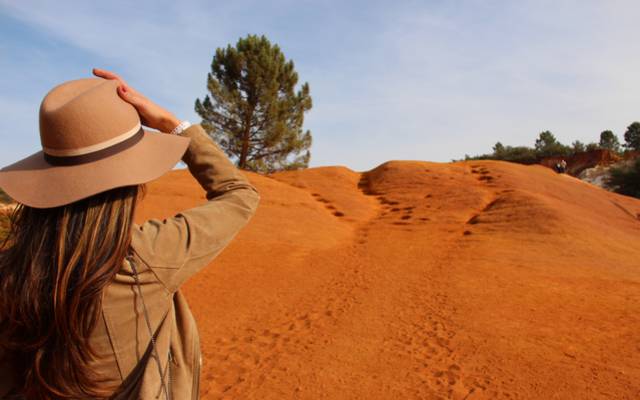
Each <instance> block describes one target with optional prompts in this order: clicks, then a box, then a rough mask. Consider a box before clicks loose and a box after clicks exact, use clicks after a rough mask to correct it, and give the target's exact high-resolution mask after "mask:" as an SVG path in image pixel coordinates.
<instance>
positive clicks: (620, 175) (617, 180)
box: [607, 158, 640, 199]
mask: <svg viewBox="0 0 640 400" xmlns="http://www.w3.org/2000/svg"><path fill="white" fill-rule="evenodd" d="M610 174H611V176H610V177H609V180H608V182H607V184H608V185H609V187H610V188H612V189H613V190H614V191H615V192H617V193H620V194H624V195H627V196H632V197H637V198H639V199H640V158H638V159H636V161H635V163H634V164H632V165H631V166H630V167H621V168H611V171H610Z"/></svg>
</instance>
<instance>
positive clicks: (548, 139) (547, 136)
mask: <svg viewBox="0 0 640 400" xmlns="http://www.w3.org/2000/svg"><path fill="white" fill-rule="evenodd" d="M535 149H536V154H537V155H538V156H539V157H552V156H564V155H569V154H571V153H572V151H571V148H570V147H569V146H565V145H563V144H562V143H560V142H558V140H557V139H556V137H555V136H554V135H553V133H551V132H549V131H544V132H541V133H540V135H539V136H538V139H536V144H535Z"/></svg>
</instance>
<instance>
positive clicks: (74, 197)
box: [0, 69, 260, 400]
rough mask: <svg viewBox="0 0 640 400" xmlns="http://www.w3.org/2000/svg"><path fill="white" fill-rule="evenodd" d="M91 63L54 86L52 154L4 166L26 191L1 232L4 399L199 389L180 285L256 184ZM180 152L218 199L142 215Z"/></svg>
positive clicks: (49, 123)
mask: <svg viewBox="0 0 640 400" xmlns="http://www.w3.org/2000/svg"><path fill="white" fill-rule="evenodd" d="M94 74H95V75H96V76H98V78H87V79H78V80H73V81H69V82H64V83H62V84H60V85H58V86H56V87H55V88H53V89H52V90H51V91H50V92H49V93H48V94H47V95H46V96H45V98H44V100H43V101H42V104H41V106H40V138H41V144H42V151H38V152H36V153H34V154H32V155H31V156H29V157H27V158H25V159H23V160H20V161H18V162H16V163H14V164H11V165H9V166H6V167H5V168H3V169H2V170H0V188H2V189H3V190H4V191H5V192H6V193H7V194H8V195H9V196H11V197H12V198H13V199H15V200H16V201H17V202H18V207H17V208H16V209H15V211H14V212H13V213H12V215H11V221H12V223H11V228H10V229H11V230H10V233H9V236H8V237H7V238H6V239H5V241H4V242H2V243H0V398H2V399H87V398H91V399H107V398H108V399H179V400H184V399H197V398H198V396H199V395H198V386H199V380H200V367H201V355H200V343H199V339H198V330H197V327H196V324H195V321H194V318H193V316H192V314H191V311H190V310H189V306H188V304H187V302H186V300H185V298H184V296H183V295H182V294H181V292H180V288H181V286H182V284H183V283H184V282H185V281H186V280H187V279H189V278H190V277H191V276H193V275H194V274H196V273H197V272H198V271H200V270H201V269H202V268H204V267H206V266H207V265H208V264H209V263H210V262H211V261H212V260H213V259H214V258H215V257H216V256H218V254H220V253H221V252H222V250H223V249H224V248H225V247H226V246H227V245H228V244H229V243H230V242H231V240H232V239H233V238H234V237H235V235H236V234H237V233H238V232H239V231H240V230H241V229H242V228H243V227H244V226H245V225H246V224H247V223H248V222H249V220H250V219H251V218H252V216H253V215H254V214H255V212H256V209H257V207H258V204H259V201H260V195H259V193H258V190H257V189H256V188H255V187H254V186H253V185H252V184H251V183H250V182H249V181H248V179H247V178H246V177H245V176H244V175H243V174H242V173H241V172H240V170H239V169H237V168H236V167H235V166H234V164H233V163H232V162H231V160H229V159H228V158H227V156H226V155H225V153H224V152H223V151H222V150H221V149H220V148H219V147H218V145H217V144H216V143H215V142H214V141H213V140H212V139H211V137H209V136H208V135H207V134H206V133H205V131H204V129H203V128H202V127H201V126H200V125H190V124H189V123H188V122H186V121H180V120H179V119H177V118H176V117H175V116H174V115H173V114H172V113H170V112H169V111H167V110H165V109H163V108H161V107H160V106H158V105H157V104H155V103H153V102H152V101H150V100H149V99H147V98H146V97H144V96H143V95H142V94H140V93H139V92H137V91H136V90H134V89H133V88H132V87H130V86H128V85H127V83H125V82H124V81H123V80H122V79H121V78H119V77H118V76H117V75H115V74H113V73H111V72H108V71H104V70H99V69H94ZM142 125H145V126H147V127H149V128H153V129H157V130H159V131H161V132H166V133H152V132H151V131H148V130H146V129H143V128H142ZM180 159H182V160H183V161H184V162H185V163H186V164H187V166H188V167H189V171H190V172H191V174H192V175H193V177H194V178H195V179H196V180H197V181H198V182H199V184H200V185H201V186H202V188H203V189H204V190H205V192H206V198H207V200H208V201H207V202H205V203H204V204H202V205H200V206H197V207H194V208H191V209H187V210H183V211H182V212H180V213H178V214H176V215H175V216H174V217H172V218H167V219H164V220H162V221H161V220H158V219H150V220H148V221H146V222H144V224H142V225H137V224H135V223H134V222H133V221H134V215H135V213H136V208H137V206H138V204H139V201H140V200H141V198H142V197H143V196H144V194H145V192H146V191H145V188H146V186H145V184H146V183H147V182H149V181H152V180H154V179H156V178H159V177H160V176H162V175H163V174H164V173H165V172H167V171H169V170H171V169H172V167H173V166H174V165H175V164H176V163H177V162H178V161H179V160H180Z"/></svg>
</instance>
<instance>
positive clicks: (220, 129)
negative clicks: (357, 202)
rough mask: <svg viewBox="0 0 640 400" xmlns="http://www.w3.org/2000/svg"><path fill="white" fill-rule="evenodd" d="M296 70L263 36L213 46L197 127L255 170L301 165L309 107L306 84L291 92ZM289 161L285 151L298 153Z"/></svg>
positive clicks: (307, 140)
mask: <svg viewBox="0 0 640 400" xmlns="http://www.w3.org/2000/svg"><path fill="white" fill-rule="evenodd" d="M297 83H298V74H297V73H296V71H295V70H294V64H293V61H287V60H285V57H284V54H283V53H282V51H281V50H280V48H279V46H278V45H276V44H274V45H272V44H271V43H270V42H269V40H268V39H267V38H266V37H265V36H264V35H263V36H260V37H258V36H257V35H248V36H247V37H246V38H240V39H239V40H238V42H237V44H236V46H235V47H232V46H231V45H228V46H227V48H226V49H222V48H218V49H217V50H216V53H215V55H214V57H213V61H212V63H211V72H210V73H209V74H207V88H208V91H209V94H208V95H206V96H205V97H204V99H203V100H202V101H201V100H200V99H197V100H196V103H195V110H196V112H197V113H198V114H199V115H200V117H202V126H203V127H204V129H205V130H206V131H207V133H209V135H211V137H212V138H213V139H214V140H216V142H217V143H218V144H219V145H220V147H221V148H222V149H223V150H224V151H225V152H226V153H227V155H228V156H230V157H232V156H236V157H238V164H237V165H238V167H239V168H243V169H247V170H251V171H256V172H266V173H270V172H274V171H277V170H283V169H298V168H306V167H308V165H309V159H310V157H311V154H310V152H309V148H310V147H311V142H312V138H311V132H310V131H309V130H307V131H306V132H304V131H303V129H302V125H303V122H304V113H305V112H306V111H308V110H310V109H311V107H312V102H311V96H310V93H309V84H308V83H304V84H302V86H301V88H300V90H298V91H297V92H296V91H295V86H296V84H297ZM301 152H304V153H303V154H302V155H299V156H296V157H295V158H294V159H293V160H292V161H289V160H288V159H287V158H288V156H289V155H290V154H299V153H301Z"/></svg>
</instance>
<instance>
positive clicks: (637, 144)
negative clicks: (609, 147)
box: [624, 122, 640, 150]
mask: <svg viewBox="0 0 640 400" xmlns="http://www.w3.org/2000/svg"><path fill="white" fill-rule="evenodd" d="M624 141H625V145H624V146H625V147H626V148H627V149H629V150H640V122H634V123H632V124H631V125H629V126H628V127H627V131H626V132H625V133H624Z"/></svg>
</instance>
